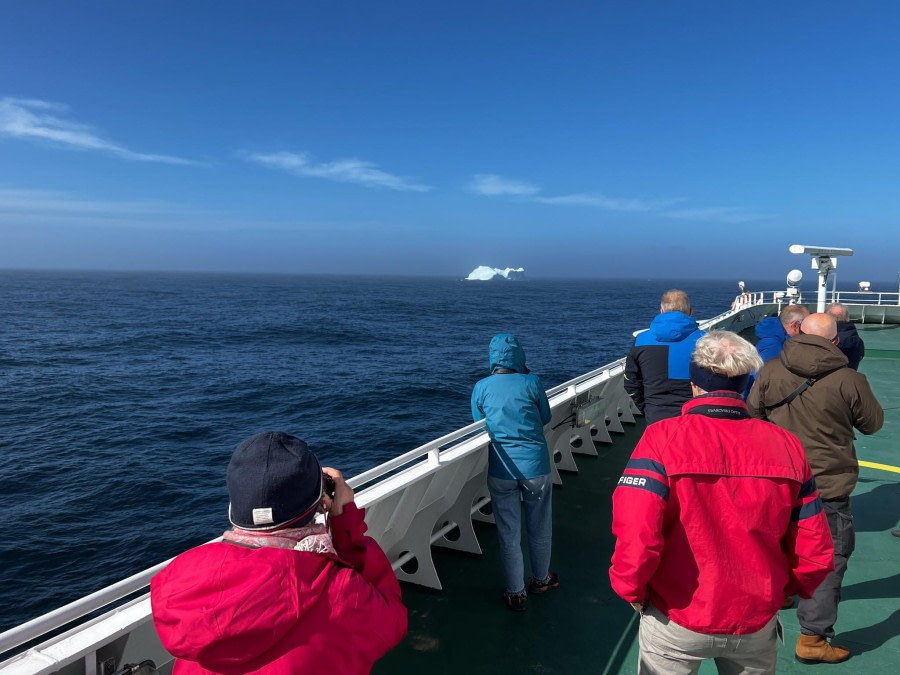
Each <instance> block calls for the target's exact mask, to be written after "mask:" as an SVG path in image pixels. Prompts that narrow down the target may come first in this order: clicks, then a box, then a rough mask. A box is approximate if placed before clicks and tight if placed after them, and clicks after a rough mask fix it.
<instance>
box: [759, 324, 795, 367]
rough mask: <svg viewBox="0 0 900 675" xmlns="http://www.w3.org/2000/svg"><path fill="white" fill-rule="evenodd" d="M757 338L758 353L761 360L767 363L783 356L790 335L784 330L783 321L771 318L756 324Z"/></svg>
mask: <svg viewBox="0 0 900 675" xmlns="http://www.w3.org/2000/svg"><path fill="white" fill-rule="evenodd" d="M756 337H758V338H759V340H758V341H757V342H756V351H758V352H759V358H761V359H762V360H763V363H765V362H766V361H771V360H772V359H774V358H775V357H776V356H778V355H779V354H781V349H782V348H783V347H784V343H785V341H786V340H787V339H788V334H787V331H786V330H784V325H782V323H781V319H779V318H778V317H777V316H769V317H766V318H765V319H763V320H762V321H760V322H759V323H758V324H756Z"/></svg>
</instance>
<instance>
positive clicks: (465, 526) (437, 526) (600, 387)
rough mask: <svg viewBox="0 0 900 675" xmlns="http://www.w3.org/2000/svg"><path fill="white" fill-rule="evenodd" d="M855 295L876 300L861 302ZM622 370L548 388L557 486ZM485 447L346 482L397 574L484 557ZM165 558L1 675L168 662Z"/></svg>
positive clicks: (604, 423)
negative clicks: (162, 597)
mask: <svg viewBox="0 0 900 675" xmlns="http://www.w3.org/2000/svg"><path fill="white" fill-rule="evenodd" d="M858 297H861V298H869V299H872V300H874V302H869V303H864V302H862V301H861V300H860V299H858ZM835 298H836V300H835V301H838V300H839V301H841V302H843V303H844V304H848V305H861V304H872V305H885V306H888V305H891V304H897V303H898V294H897V293H838V294H836V296H835ZM797 300H799V298H797V299H796V300H795V301H797ZM786 301H787V300H786V298H785V292H784V291H772V292H769V291H766V292H761V291H760V292H754V293H742V294H741V295H739V296H737V298H735V301H734V303H733V304H732V307H731V308H730V309H729V310H728V311H726V312H723V313H721V314H719V315H717V316H715V317H713V318H712V319H707V320H704V321H701V322H700V326H701V327H702V328H704V329H710V328H721V329H727V330H734V331H738V332H739V331H741V330H743V329H745V328H747V327H750V326H752V325H754V324H755V323H756V321H758V320H759V319H760V318H762V317H763V316H765V315H767V314H771V313H774V312H777V310H778V309H779V307H780V306H781V305H782V304H784V303H785V302H786ZM624 370H625V359H619V360H618V361H614V362H612V363H610V364H607V365H605V366H602V367H600V368H598V369H596V370H593V371H591V372H589V373H585V374H584V375H581V376H579V377H576V378H574V379H572V380H570V381H568V382H565V383H563V384H561V385H559V386H556V387H553V388H551V389H549V390H548V391H547V396H548V398H549V400H550V407H551V411H552V413H553V417H552V419H551V421H550V422H549V423H548V424H547V426H546V427H545V433H546V436H547V443H548V446H549V447H550V451H551V453H552V454H553V456H554V460H555V461H554V462H552V463H551V466H552V467H553V478H554V482H555V483H561V482H562V477H561V474H560V471H563V472H566V471H570V472H571V471H577V470H578V467H577V462H576V460H575V455H578V454H587V455H597V454H598V451H597V450H596V447H595V443H596V444H601V446H602V444H603V443H610V442H611V436H610V433H611V432H612V433H616V432H622V431H623V430H624V429H623V426H622V423H623V422H626V423H627V422H633V421H634V414H635V413H637V410H636V408H635V407H634V404H633V403H632V402H631V400H630V398H629V397H628V396H627V395H626V393H625V391H624V388H623V386H622V382H623V376H624ZM586 405H590V406H592V407H591V408H590V409H591V410H592V411H593V413H592V414H596V415H597V418H596V419H593V420H589V421H587V422H585V421H584V420H582V424H581V425H579V424H578V421H577V413H578V410H579V409H584V406H586ZM488 443H489V438H488V435H487V433H486V431H485V430H484V423H483V422H477V423H474V424H470V425H468V426H466V427H463V428H462V429H458V430H456V431H454V432H453V433H450V434H447V435H446V436H442V437H441V438H437V439H435V440H433V441H430V442H429V443H426V444H425V445H422V446H420V447H418V448H416V449H414V450H411V451H410V452H407V453H404V454H402V455H400V456H398V457H395V458H394V459H391V460H389V461H387V462H384V463H383V464H380V465H378V466H376V467H374V468H372V469H369V470H368V471H364V472H363V473H361V474H359V475H357V476H354V477H352V478H350V479H349V480H348V483H349V484H350V485H351V486H352V487H353V488H354V490H356V492H357V495H356V502H357V504H358V505H359V506H361V507H365V508H366V523H367V524H368V527H369V534H370V535H371V536H373V537H374V538H375V539H377V540H378V542H379V543H380V544H381V546H382V548H383V549H384V550H385V553H386V554H387V555H388V558H389V559H390V560H391V561H392V565H393V567H394V570H395V572H396V573H397V576H398V578H400V579H402V580H405V581H409V582H412V583H417V584H422V585H425V586H430V587H432V588H440V587H441V585H440V579H439V577H438V573H437V570H436V569H435V566H434V562H433V560H432V556H431V548H432V546H442V547H447V548H453V549H457V550H462V551H467V552H470V553H481V548H480V546H479V544H478V540H477V537H476V535H475V530H474V526H473V520H476V521H488V522H492V521H493V517H492V516H491V515H490V514H489V513H486V512H485V508H486V507H487V506H488V504H489V503H490V497H489V496H488V493H487V488H486V481H485V476H486V473H487V445H488ZM213 541H216V540H213ZM168 563H169V561H166V562H163V563H160V564H159V565H156V566H155V567H151V568H150V569H147V570H144V571H142V572H140V573H138V574H135V575H134V576H131V577H129V578H127V579H124V580H122V581H120V582H118V583H116V584H113V585H112V586H108V587H106V588H104V589H102V590H99V591H97V592H96V593H92V594H90V595H88V596H85V597H84V598H81V599H79V600H77V601H75V602H72V603H70V604H68V605H66V606H64V607H61V608H59V609H57V610H54V611H52V612H49V613H48V614H45V615H43V616H41V617H38V618H36V619H34V620H32V621H29V622H27V623H25V624H22V625H20V626H17V627H16V628H13V629H11V630H8V631H6V632H5V633H2V634H0V656H2V655H4V654H5V653H7V652H10V651H12V650H14V649H16V648H17V647H20V646H22V645H26V644H28V643H32V642H35V641H37V640H39V639H42V638H43V637H44V636H46V635H48V634H51V633H54V632H56V631H59V630H61V629H63V628H65V627H66V626H68V625H70V624H73V623H74V622H77V621H79V620H82V619H83V617H87V616H89V615H93V614H96V613H97V612H99V611H101V610H104V609H106V608H109V607H111V606H115V605H116V604H117V603H119V606H118V607H117V608H115V609H113V610H111V611H108V612H107V613H106V614H103V615H101V616H99V617H95V618H93V619H89V620H84V621H83V622H82V623H80V624H77V625H75V626H74V627H73V628H71V629H69V630H68V631H67V632H64V633H62V634H60V635H57V636H55V637H52V638H50V639H49V640H47V641H45V642H43V643H42V644H40V645H38V646H37V647H32V648H31V649H29V650H27V651H25V652H23V653H22V654H19V655H17V656H15V657H12V658H10V659H9V660H7V661H4V662H2V663H0V675H14V674H15V675H18V674H23V675H24V674H26V673H27V674H28V675H37V674H39V673H54V672H58V671H59V670H60V668H62V667H64V666H67V665H69V664H75V663H76V662H77V661H82V662H83V664H84V665H83V669H81V670H79V671H78V672H79V673H81V672H84V673H86V674H87V675H96V674H97V673H100V674H102V675H106V673H112V672H113V669H114V668H115V667H119V666H120V664H121V663H125V662H127V660H128V655H129V649H131V650H132V652H133V651H135V649H133V648H131V647H129V646H128V645H125V646H124V647H123V645H122V644H117V645H115V648H113V647H112V646H111V645H112V644H113V643H114V642H117V641H118V642H122V641H125V642H127V641H128V640H129V638H131V637H132V634H134V633H138V632H141V633H142V638H141V640H136V641H135V642H139V643H140V650H141V651H140V653H135V654H134V656H135V657H136V658H135V659H134V660H135V661H140V660H142V659H144V658H161V659H163V660H166V659H168V660H170V659H171V657H169V656H168V655H167V654H166V652H165V651H164V650H163V648H162V645H161V644H159V639H158V637H157V636H156V633H155V631H154V630H153V626H152V622H151V617H150V601H149V596H148V595H143V596H141V597H138V598H136V599H134V600H131V601H128V602H124V600H125V599H126V598H128V597H130V596H134V595H136V594H138V593H140V592H142V591H145V590H146V588H147V587H148V585H149V583H150V579H151V578H152V577H153V576H154V575H155V574H157V573H158V572H159V571H160V570H162V569H163V568H164V567H165V566H166V565H167V564H168ZM122 603H124V604H122ZM148 651H149V652H150V653H148ZM111 668H112V669H111ZM66 672H67V673H68V672H69V670H68V669H67V671H66Z"/></svg>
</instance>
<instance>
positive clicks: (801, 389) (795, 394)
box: [766, 370, 834, 412]
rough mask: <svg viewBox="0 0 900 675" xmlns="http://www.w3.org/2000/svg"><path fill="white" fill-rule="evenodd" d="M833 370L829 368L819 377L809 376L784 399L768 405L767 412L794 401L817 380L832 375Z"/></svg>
mask: <svg viewBox="0 0 900 675" xmlns="http://www.w3.org/2000/svg"><path fill="white" fill-rule="evenodd" d="M833 372H834V371H833V370H829V371H828V372H827V373H822V374H821V375H819V376H818V377H810V378H808V379H807V380H806V381H805V382H803V384H801V385H800V386H799V387H797V388H796V389H794V391H792V392H791V393H790V394H788V395H787V396H785V397H784V398H783V399H781V400H780V401H779V402H778V403H776V404H775V405H767V406H766V412H768V411H769V410H775V408H780V407H781V406H783V405H787V404H788V403H790V402H791V401H793V400H794V399H795V398H797V397H798V396H799V395H800V394H802V393H803V392H804V391H806V390H807V389H809V388H810V387H811V386H813V385H814V384H815V383H816V382H818V381H819V380H821V379H822V378H823V377H825V376H827V375H831V373H833Z"/></svg>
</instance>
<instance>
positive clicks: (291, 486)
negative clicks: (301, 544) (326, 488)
mask: <svg viewBox="0 0 900 675" xmlns="http://www.w3.org/2000/svg"><path fill="white" fill-rule="evenodd" d="M226 480H227V483H228V496H229V498H230V499H231V503H230V504H229V506H228V519H229V520H230V521H231V523H232V524H233V525H235V526H237V527H239V528H241V529H244V530H277V529H279V528H281V527H284V526H285V525H289V524H293V523H296V524H297V525H298V526H299V525H304V524H306V523H307V522H309V521H310V520H312V517H313V516H314V515H315V513H316V509H317V507H318V505H319V501H320V500H321V499H322V467H321V465H320V464H319V460H318V459H316V456H315V455H314V454H313V453H312V452H310V450H309V448H308V447H307V445H306V443H304V442H303V441H301V440H300V439H299V438H295V437H294V436H291V435H290V434H286V433H284V432H281V431H266V432H263V433H261V434H256V435H255V436H251V437H250V438H248V439H246V440H245V441H243V442H241V443H240V444H239V445H238V446H237V447H236V448H235V449H234V454H232V455H231V461H230V462H229V463H228V473H227V476H226Z"/></svg>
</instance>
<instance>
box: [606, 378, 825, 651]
mask: <svg viewBox="0 0 900 675" xmlns="http://www.w3.org/2000/svg"><path fill="white" fill-rule="evenodd" d="M613 534H614V535H615V536H616V539H617V541H616V548H615V552H614V553H613V557H612V567H611V568H610V570H609V578H610V581H611V582H612V587H613V590H615V591H616V593H618V594H619V595H620V596H621V597H622V598H623V599H624V600H626V601H628V602H636V603H641V604H644V603H645V602H647V601H648V600H649V601H650V602H652V603H653V605H654V606H655V607H656V608H657V609H659V610H660V611H661V612H662V613H663V614H665V615H666V616H668V617H669V619H671V620H672V621H674V622H675V623H676V624H678V625H680V626H683V627H684V628H688V629H690V630H693V631H696V632H699V633H718V634H722V633H726V634H746V633H753V632H756V631H758V630H760V629H762V628H763V626H765V625H766V623H768V622H769V621H770V620H771V619H772V617H773V616H774V615H775V613H776V612H777V611H778V609H779V607H780V606H781V604H782V602H783V601H784V598H785V596H786V595H794V594H798V595H800V596H801V597H803V598H809V597H812V594H813V592H814V591H815V590H816V588H817V587H818V586H819V584H820V583H822V581H823V580H824V579H825V577H826V576H827V575H828V573H829V572H830V571H831V570H833V569H834V545H833V543H832V538H831V533H830V531H829V529H828V522H827V520H826V518H825V514H824V512H823V511H822V502H821V500H820V499H819V493H818V491H817V490H816V483H815V479H814V478H813V475H812V471H811V470H810V468H809V464H808V463H807V461H806V457H805V455H804V453H803V446H802V445H801V444H800V441H799V440H798V439H797V437H796V436H794V435H793V434H791V433H790V432H788V431H785V430H784V429H781V428H780V427H777V426H775V425H774V424H768V423H766V422H763V421H762V420H757V419H753V418H751V417H750V415H749V413H748V411H747V407H746V405H745V404H744V402H743V401H742V400H741V397H740V395H738V394H732V393H731V392H715V393H712V394H704V395H702V396H698V397H696V398H694V399H692V400H690V401H688V402H687V403H685V404H684V407H683V408H682V414H681V416H680V417H674V418H670V419H666V420H662V421H660V422H658V423H656V424H653V425H651V426H649V427H648V428H647V430H646V432H645V433H644V435H643V437H642V438H641V440H640V442H638V444H637V447H635V449H634V453H633V454H632V455H631V459H630V460H629V461H628V464H627V466H626V467H625V472H624V473H623V475H622V477H621V478H619V484H618V486H617V487H616V490H615V492H614V493H613Z"/></svg>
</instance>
